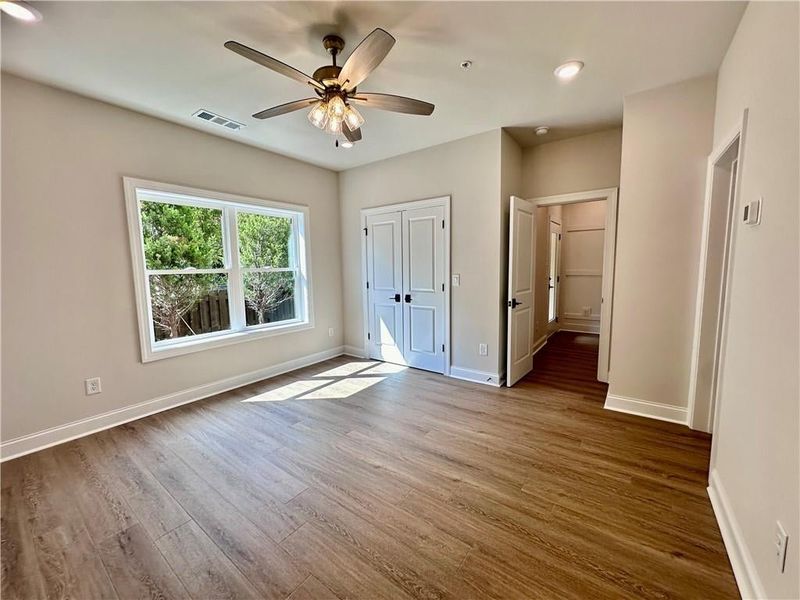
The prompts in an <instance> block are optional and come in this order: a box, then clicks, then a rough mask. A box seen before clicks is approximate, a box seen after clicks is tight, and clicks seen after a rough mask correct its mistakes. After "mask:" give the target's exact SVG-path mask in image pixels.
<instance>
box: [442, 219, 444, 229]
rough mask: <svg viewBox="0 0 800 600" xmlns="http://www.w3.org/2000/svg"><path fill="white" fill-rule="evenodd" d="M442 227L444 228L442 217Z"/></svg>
mask: <svg viewBox="0 0 800 600" xmlns="http://www.w3.org/2000/svg"><path fill="white" fill-rule="evenodd" d="M442 229H444V219H442Z"/></svg>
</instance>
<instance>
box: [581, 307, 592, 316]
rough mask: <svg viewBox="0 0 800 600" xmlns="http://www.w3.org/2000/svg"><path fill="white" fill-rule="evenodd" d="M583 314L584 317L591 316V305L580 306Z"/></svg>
mask: <svg viewBox="0 0 800 600" xmlns="http://www.w3.org/2000/svg"><path fill="white" fill-rule="evenodd" d="M582 310H583V316H584V317H591V316H592V307H591V306H584V307H583V308H582Z"/></svg>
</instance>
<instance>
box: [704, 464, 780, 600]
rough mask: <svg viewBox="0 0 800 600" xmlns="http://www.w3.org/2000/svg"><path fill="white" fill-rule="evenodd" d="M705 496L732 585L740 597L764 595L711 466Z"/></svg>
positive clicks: (716, 473)
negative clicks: (717, 529) (728, 566)
mask: <svg viewBox="0 0 800 600" xmlns="http://www.w3.org/2000/svg"><path fill="white" fill-rule="evenodd" d="M708 497H709V498H710V499H711V506H712V507H713V508H714V516H716V518H717V524H718V525H719V531H720V533H721V534H722V541H723V542H724V543H725V550H726V551H727V553H728V559H729V560H730V561H731V567H732V568H733V576H734V577H735V578H736V585H737V586H739V593H740V594H741V596H742V598H766V597H767V594H766V593H765V591H764V586H763V585H762V584H761V578H760V577H759V576H758V571H757V570H756V566H755V563H754V562H753V557H752V556H751V555H750V551H749V550H748V549H747V544H746V543H745V541H744V536H743V535H742V530H741V529H740V528H739V523H738V521H737V520H736V516H735V515H734V514H733V511H732V510H731V505H730V501H729V500H728V495H727V494H726V493H725V488H724V487H723V486H722V481H721V480H720V478H719V473H718V472H717V470H716V469H712V470H711V474H710V475H709V478H708Z"/></svg>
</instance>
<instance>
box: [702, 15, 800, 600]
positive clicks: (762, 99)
mask: <svg viewBox="0 0 800 600" xmlns="http://www.w3.org/2000/svg"><path fill="white" fill-rule="evenodd" d="M798 12H800V11H798V4H797V3H773V2H764V3H762V2H751V3H750V4H749V5H748V7H747V10H746V12H745V14H744V17H743V18H742V21H741V24H740V25H739V29H738V31H737V33H736V35H735V37H734V39H733V42H732V43H731V46H730V49H729V50H728V53H727V54H726V56H725V59H724V61H723V63H722V67H721V69H720V72H719V83H718V87H717V106H716V108H717V110H716V122H715V127H714V139H715V142H716V143H720V142H721V141H722V140H723V139H724V138H725V137H726V136H727V135H728V133H729V132H730V131H731V130H732V129H733V128H734V127H735V126H736V124H737V123H738V122H739V121H741V118H742V111H744V109H745V108H748V109H749V114H748V122H747V131H746V135H745V140H744V147H743V157H742V162H741V165H740V169H741V184H740V188H739V206H738V207H737V211H736V215H737V216H738V215H740V214H741V207H742V206H743V203H745V202H750V201H752V200H754V199H756V198H758V197H759V196H763V198H764V200H763V211H762V219H761V224H760V225H758V226H756V227H750V226H746V225H743V224H741V223H740V222H739V219H738V218H737V219H736V220H735V225H734V246H733V253H732V261H733V262H732V266H731V271H730V275H729V298H730V304H729V307H728V311H729V312H728V321H727V322H728V326H727V331H726V341H725V344H724V348H723V364H722V373H721V381H720V390H719V393H720V402H719V407H718V408H719V412H718V422H717V424H716V429H715V436H714V451H713V457H712V467H713V469H714V470H715V471H716V475H717V479H718V483H719V487H720V488H721V489H720V490H718V491H721V492H722V493H724V495H725V496H726V497H727V499H728V502H729V506H730V509H731V512H732V515H731V516H732V517H733V518H734V519H735V521H736V522H737V523H738V526H739V528H740V530H741V534H742V538H741V540H740V542H741V543H742V544H743V546H744V547H745V549H746V551H747V553H748V554H749V555H750V557H751V558H752V567H753V569H754V571H755V573H756V574H757V578H758V579H759V580H760V583H761V586H762V587H763V590H761V591H762V592H763V594H764V597H769V598H800V552H799V550H800V524H799V523H798V519H800V497H799V496H800V447H798V445H799V444H800V382H798V377H800V367H799V365H800V348H799V347H798V345H799V344H800V342H798V330H799V329H800V315H799V312H798V307H800V293H799V292H798V287H799V286H800V282H798V270H799V269H800V265H798V247H800V239H798V237H799V236H798V218H799V216H800V215H799V214H798V213H799V212H800V211H799V209H798V207H799V206H800V189H799V187H800V186H798V164H800V149H799V148H798V145H799V144H800V142H798V131H799V130H800V123H799V122H798V106H799V105H800V98H799V94H798V87H799V84H798V73H800V64H798V55H800V43H799V42H798V21H799V20H800V15H799V14H798ZM778 520H779V521H781V523H783V526H784V528H785V529H786V531H787V532H788V534H789V553H788V556H787V560H786V572H785V573H783V574H780V573H779V572H778V569H777V567H776V566H775V558H774V555H773V539H774V535H775V521H778ZM755 592H756V593H759V592H760V590H755Z"/></svg>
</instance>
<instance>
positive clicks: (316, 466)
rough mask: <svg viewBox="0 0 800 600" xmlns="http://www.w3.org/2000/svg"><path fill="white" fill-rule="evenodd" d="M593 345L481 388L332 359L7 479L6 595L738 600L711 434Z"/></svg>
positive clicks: (148, 421)
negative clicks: (629, 409) (654, 411)
mask: <svg viewBox="0 0 800 600" xmlns="http://www.w3.org/2000/svg"><path fill="white" fill-rule="evenodd" d="M586 346H588V344H586V343H584V341H583V340H582V339H581V338H580V337H579V336H576V337H574V338H573V339H572V341H571V342H570V341H569V340H568V338H567V337H561V336H559V337H558V338H555V339H554V340H553V343H552V344H549V345H548V347H546V348H545V349H544V350H542V352H541V353H540V355H539V356H537V358H536V362H537V369H536V372H535V373H534V374H533V375H532V376H530V377H528V378H527V379H524V380H523V381H522V382H521V383H520V384H519V385H518V386H515V387H514V388H511V389H507V388H499V389H498V388H492V387H487V386H482V385H477V384H471V383H466V382H461V381H457V380H453V379H447V378H445V377H442V376H439V375H434V374H430V373H426V372H423V371H415V370H413V369H404V368H402V367H396V366H393V365H387V364H380V363H374V362H368V361H361V360H356V359H351V358H347V357H340V358H337V359H334V360H331V361H327V362H325V363H322V364H318V365H315V366H313V367H309V368H306V369H302V370H299V371H295V372H293V373H290V374H287V375H284V376H281V377H276V378H274V379H271V380H268V381H263V382H260V383H257V384H253V385H250V386H247V387H245V388H241V389H239V390H235V391H232V392H228V393H225V394H221V395H219V396H217V397H214V398H210V399H208V400H205V401H201V402H197V403H194V404H191V405H186V406H183V407H180V408H177V409H174V410H171V411H168V412H164V413H160V414H158V415H154V416H151V417H147V418H144V419H141V420H139V421H136V422H133V423H130V424H127V425H123V426H120V427H116V428H114V429H111V430H108V431H104V432H101V433H98V434H95V435H92V436H89V437H86V438H82V439H80V440H75V441H73V442H69V443H67V444H63V445H61V446H57V447H54V448H50V449H47V450H43V451H41V452H38V453H36V454H32V455H29V456H26V457H22V458H19V459H16V460H13V461H10V462H7V463H4V464H3V465H2V597H3V599H4V600H11V599H14V598H20V599H25V600H27V599H31V598H76V599H78V600H91V599H94V598H101V599H106V598H109V599H111V598H120V599H133V598H189V597H191V598H196V599H203V600H208V599H216V598H271V599H280V600H283V599H285V598H290V599H291V600H301V599H303V600H308V599H325V598H363V599H367V600H374V599H379V598H392V599H399V598H425V599H439V598H442V599H444V598H453V599H458V600H468V599H473V598H474V599H478V598H510V599H517V598H519V599H532V598H593V599H594V598H659V599H665V598H704V599H712V598H735V597H737V592H736V587H735V584H734V579H733V575H732V573H731V570H730V566H729V564H728V560H727V557H726V555H725V551H724V549H723V546H722V541H721V539H720V535H719V531H718V529H717V525H716V522H715V520H714V516H713V514H712V512H711V506H710V504H709V501H708V499H707V497H706V493H705V485H706V477H707V473H706V465H707V462H708V452H709V438H708V436H706V435H702V434H697V433H693V432H691V431H689V430H688V429H687V428H685V427H681V426H678V425H673V424H669V423H661V422H656V421H650V420H647V419H643V418H639V417H633V416H629V415H623V414H618V413H612V412H609V411H605V410H603V408H602V403H599V402H598V401H597V400H598V398H599V395H600V392H601V390H600V389H599V388H598V387H597V386H595V385H593V384H592V382H591V381H589V380H588V379H586V376H587V374H588V366H586V365H587V364H588V362H589V361H588V360H587V359H586V356H588V355H589V354H590V352H589V351H588V350H587V351H586V352H585V355H584V351H585V349H586Z"/></svg>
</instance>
